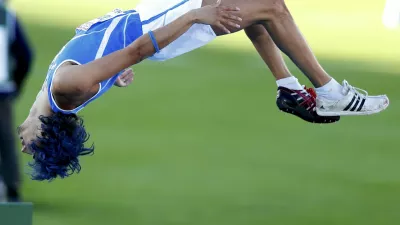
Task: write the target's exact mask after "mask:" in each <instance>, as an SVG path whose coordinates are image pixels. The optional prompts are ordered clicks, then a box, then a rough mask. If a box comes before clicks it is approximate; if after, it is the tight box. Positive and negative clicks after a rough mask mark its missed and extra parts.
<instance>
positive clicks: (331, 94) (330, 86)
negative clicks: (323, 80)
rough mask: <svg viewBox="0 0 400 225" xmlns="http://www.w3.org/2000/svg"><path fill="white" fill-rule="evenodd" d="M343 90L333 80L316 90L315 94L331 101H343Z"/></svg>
mask: <svg viewBox="0 0 400 225" xmlns="http://www.w3.org/2000/svg"><path fill="white" fill-rule="evenodd" d="M342 90H343V86H342V85H340V84H339V83H338V82H337V81H336V80H335V79H333V78H332V79H331V80H330V81H329V82H328V83H327V84H325V85H324V86H322V87H319V88H315V92H316V93H317V96H318V97H323V98H327V99H330V100H340V99H342V98H343V97H344V95H343V94H342Z"/></svg>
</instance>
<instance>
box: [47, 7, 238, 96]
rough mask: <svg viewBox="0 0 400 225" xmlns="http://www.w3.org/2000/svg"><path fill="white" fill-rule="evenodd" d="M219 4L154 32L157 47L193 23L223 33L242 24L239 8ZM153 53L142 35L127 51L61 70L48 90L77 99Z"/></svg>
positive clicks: (61, 68) (184, 16) (55, 94)
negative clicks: (214, 28) (216, 29)
mask: <svg viewBox="0 0 400 225" xmlns="http://www.w3.org/2000/svg"><path fill="white" fill-rule="evenodd" d="M219 3H220V2H218V4H214V5H209V6H206V7H202V8H199V9H196V10H192V11H190V12H188V13H186V14H185V15H183V16H181V17H180V18H178V19H177V20H175V21H174V22H172V23H170V24H168V25H166V26H165V27H162V28H159V29H157V30H155V31H154V36H155V39H156V41H157V43H158V46H159V48H160V49H162V48H164V47H166V46H167V45H168V44H170V43H171V42H173V41H174V40H176V39H177V38H178V37H179V36H181V35H182V34H183V33H185V32H186V31H187V30H188V29H189V28H190V27H191V26H192V25H193V24H195V23H204V24H209V25H213V26H218V27H220V28H221V29H223V30H225V31H226V32H229V30H228V29H227V27H237V26H239V25H237V23H238V21H241V18H239V17H238V16H237V14H238V13H237V11H239V9H238V8H236V7H228V6H219ZM154 53H155V48H154V46H153V43H152V41H151V38H150V36H149V35H143V36H142V37H140V38H138V39H137V40H136V41H134V42H133V43H131V44H130V45H129V46H127V47H126V48H124V49H122V50H119V51H117V52H114V53H112V54H109V55H107V56H105V57H103V58H100V59H97V60H94V61H92V62H90V63H88V64H85V65H73V66H65V67H60V68H59V70H58V71H57V74H56V76H55V77H54V80H53V85H52V90H51V91H52V93H53V95H54V96H55V97H56V98H57V96H62V98H65V97H66V96H71V98H79V97H80V96H82V95H85V93H88V92H90V91H91V90H93V89H94V88H96V87H97V86H98V84H99V83H100V82H101V81H103V80H107V79H109V78H111V77H113V76H114V75H115V74H117V73H119V72H120V71H122V70H124V69H125V68H128V67H129V66H132V65H134V64H137V63H139V62H140V61H142V60H143V59H145V58H147V57H150V56H151V55H153V54H154ZM73 96H75V97H73ZM70 100H71V101H73V100H76V99H70Z"/></svg>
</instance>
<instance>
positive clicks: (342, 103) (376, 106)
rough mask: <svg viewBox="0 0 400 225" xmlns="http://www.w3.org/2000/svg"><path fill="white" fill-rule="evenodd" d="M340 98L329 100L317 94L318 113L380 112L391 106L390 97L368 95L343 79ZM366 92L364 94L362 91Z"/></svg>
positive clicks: (352, 113)
mask: <svg viewBox="0 0 400 225" xmlns="http://www.w3.org/2000/svg"><path fill="white" fill-rule="evenodd" d="M342 86H343V89H342V94H343V95H344V97H343V98H342V99H340V100H329V99H326V98H324V97H318V96H317V99H316V101H317V114H318V115H320V116H352V115H354V116H356V115H370V114H375V113H379V112H381V111H383V110H385V109H386V108H387V107H388V106H389V98H388V97H387V96H386V95H379V96H368V93H367V92H366V91H364V90H362V89H359V88H355V87H352V86H351V85H350V84H349V83H347V81H343V85H342ZM360 92H364V94H362V93H360Z"/></svg>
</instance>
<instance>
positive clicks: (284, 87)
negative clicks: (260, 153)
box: [245, 24, 340, 123]
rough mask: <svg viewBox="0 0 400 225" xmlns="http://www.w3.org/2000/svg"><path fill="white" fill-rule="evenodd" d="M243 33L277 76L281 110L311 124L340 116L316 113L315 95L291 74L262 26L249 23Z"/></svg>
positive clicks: (329, 121) (277, 100)
mask: <svg viewBox="0 0 400 225" xmlns="http://www.w3.org/2000/svg"><path fill="white" fill-rule="evenodd" d="M245 32H246V35H247V36H248V37H249V39H250V40H251V42H252V43H253V45H254V47H255V48H256V50H257V51H258V53H259V54H260V56H261V58H262V59H263V60H264V62H265V63H266V64H267V66H268V67H269V69H270V70H271V72H272V74H273V75H274V77H275V79H276V83H277V85H278V95H277V99H276V104H277V106H278V108H279V109H280V110H281V111H283V112H287V113H290V114H294V115H296V116H298V117H300V118H302V119H304V120H306V121H308V122H313V123H332V122H337V121H338V120H339V119H340V117H322V116H319V115H318V114H317V113H316V112H315V110H314V109H315V106H316V103H315V98H314V95H313V94H312V93H309V92H310V91H311V90H310V89H305V87H303V86H301V85H300V83H299V82H298V80H297V78H295V77H294V76H292V75H291V73H290V71H289V69H288V68H287V66H286V64H285V61H284V60H283V57H282V53H281V51H280V50H279V49H278V47H277V46H276V45H275V43H274V41H273V40H272V38H271V36H270V35H269V33H268V32H267V30H266V29H265V28H264V26H263V25H261V24H254V25H251V26H249V27H247V28H245Z"/></svg>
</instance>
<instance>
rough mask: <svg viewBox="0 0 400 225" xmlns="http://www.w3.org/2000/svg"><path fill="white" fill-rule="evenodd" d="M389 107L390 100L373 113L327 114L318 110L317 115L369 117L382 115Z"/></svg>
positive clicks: (343, 112) (346, 112)
mask: <svg viewBox="0 0 400 225" xmlns="http://www.w3.org/2000/svg"><path fill="white" fill-rule="evenodd" d="M388 106H389V100H388V103H387V104H386V105H385V106H383V107H382V108H380V109H377V110H373V111H368V112H352V111H341V112H325V111H320V110H318V108H317V114H318V115H320V116H368V115H372V114H377V113H380V112H382V111H384V110H385V109H386V108H387V107H388Z"/></svg>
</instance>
